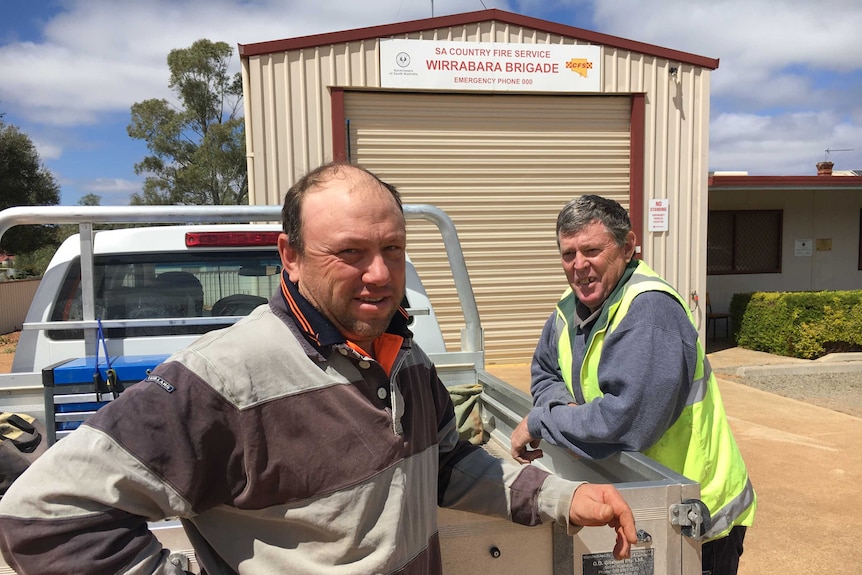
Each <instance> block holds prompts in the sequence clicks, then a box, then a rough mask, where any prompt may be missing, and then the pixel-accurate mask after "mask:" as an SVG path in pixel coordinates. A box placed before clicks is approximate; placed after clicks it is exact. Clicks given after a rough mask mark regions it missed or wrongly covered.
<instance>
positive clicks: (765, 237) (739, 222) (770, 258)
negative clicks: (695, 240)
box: [706, 210, 862, 275]
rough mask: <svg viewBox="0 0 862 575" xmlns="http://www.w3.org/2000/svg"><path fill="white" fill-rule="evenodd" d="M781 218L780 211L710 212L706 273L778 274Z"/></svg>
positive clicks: (779, 270) (779, 268)
mask: <svg viewBox="0 0 862 575" xmlns="http://www.w3.org/2000/svg"><path fill="white" fill-rule="evenodd" d="M781 218H782V211H781V210H715V211H710V212H709V216H708V219H707V232H706V273H707V274H710V275H720V274H769V273H772V274H774V273H781ZM860 264H862V259H860ZM860 269H862V268H860Z"/></svg>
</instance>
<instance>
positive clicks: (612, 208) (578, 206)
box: [557, 195, 632, 247]
mask: <svg viewBox="0 0 862 575" xmlns="http://www.w3.org/2000/svg"><path fill="white" fill-rule="evenodd" d="M593 222H600V223H602V224H604V226H605V228H606V229H607V230H608V231H609V232H610V233H611V234H612V235H613V236H614V239H615V240H616V242H617V245H619V246H620V247H622V246H624V245H625V243H626V237H627V236H628V234H629V232H630V231H631V229H632V222H631V220H630V219H629V215H628V213H627V212H626V210H625V208H623V207H622V206H621V205H620V204H619V202H616V201H614V200H611V199H608V198H603V197H601V196H594V195H586V196H580V197H577V198H575V199H574V200H572V201H570V202H569V203H568V204H566V205H565V207H563V209H562V210H561V211H560V214H559V215H558V216H557V244H559V241H560V237H566V236H571V235H574V234H577V233H578V232H580V231H581V230H582V229H584V228H585V227H586V226H588V225H590V224H591V223H593Z"/></svg>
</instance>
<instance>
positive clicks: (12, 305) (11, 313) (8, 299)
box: [0, 280, 41, 335]
mask: <svg viewBox="0 0 862 575" xmlns="http://www.w3.org/2000/svg"><path fill="white" fill-rule="evenodd" d="M40 281H41V280H17V281H3V282H0V335H2V334H7V333H12V332H13V331H19V330H20V329H21V326H23V325H24V318H26V317H27V310H28V309H30V303H31V302H32V301H33V296H35V295H36V289H37V288H38V287H39V282H40Z"/></svg>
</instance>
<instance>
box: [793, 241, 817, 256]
mask: <svg viewBox="0 0 862 575" xmlns="http://www.w3.org/2000/svg"><path fill="white" fill-rule="evenodd" d="M813 245H814V240H796V251H795V254H796V255H797V256H802V257H806V256H810V255H811V254H812V253H813Z"/></svg>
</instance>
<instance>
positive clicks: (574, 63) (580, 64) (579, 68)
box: [566, 58, 593, 78]
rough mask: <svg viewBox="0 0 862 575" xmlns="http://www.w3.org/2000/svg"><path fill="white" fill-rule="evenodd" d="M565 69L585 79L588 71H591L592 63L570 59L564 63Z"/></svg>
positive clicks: (584, 59)
mask: <svg viewBox="0 0 862 575" xmlns="http://www.w3.org/2000/svg"><path fill="white" fill-rule="evenodd" d="M566 68H568V69H569V70H571V71H572V72H574V73H575V74H579V75H580V76H582V77H584V78H586V77H587V74H588V71H589V70H592V69H593V63H592V62H590V61H589V60H587V59H586V58H572V59H571V60H569V61H568V62H566Z"/></svg>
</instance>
